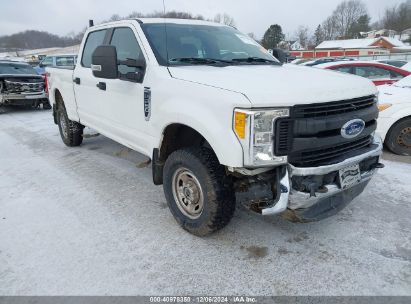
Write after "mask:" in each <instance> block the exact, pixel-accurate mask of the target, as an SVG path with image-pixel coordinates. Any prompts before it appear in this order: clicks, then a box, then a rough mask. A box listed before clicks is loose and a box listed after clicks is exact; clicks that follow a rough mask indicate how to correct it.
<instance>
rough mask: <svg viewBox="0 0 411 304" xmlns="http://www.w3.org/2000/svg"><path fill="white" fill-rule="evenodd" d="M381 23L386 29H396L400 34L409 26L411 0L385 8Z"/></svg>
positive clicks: (410, 20) (410, 25)
mask: <svg viewBox="0 0 411 304" xmlns="http://www.w3.org/2000/svg"><path fill="white" fill-rule="evenodd" d="M382 24H383V26H384V27H385V28H386V29H387V30H394V31H397V32H398V33H399V34H400V35H402V33H403V32H404V31H405V30H407V29H409V28H411V0H407V1H406V2H403V3H401V4H400V5H398V6H397V5H394V6H392V7H389V8H387V9H386V10H385V12H384V15H383V18H382Z"/></svg>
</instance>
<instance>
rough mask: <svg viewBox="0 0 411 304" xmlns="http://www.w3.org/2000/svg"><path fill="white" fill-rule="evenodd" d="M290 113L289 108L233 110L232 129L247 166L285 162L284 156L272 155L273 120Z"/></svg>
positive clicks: (262, 165)
mask: <svg viewBox="0 0 411 304" xmlns="http://www.w3.org/2000/svg"><path fill="white" fill-rule="evenodd" d="M289 115H290V110H289V109H286V108H281V109H261V110H243V109H236V110H234V121H233V124H234V125H233V129H234V132H235V133H236V135H237V137H238V139H239V140H240V143H241V145H242V147H243V151H244V165H245V166H247V167H264V166H273V165H278V164H282V163H286V162H287V157H286V156H275V155H274V125H275V120H276V119H278V118H280V117H287V116H289Z"/></svg>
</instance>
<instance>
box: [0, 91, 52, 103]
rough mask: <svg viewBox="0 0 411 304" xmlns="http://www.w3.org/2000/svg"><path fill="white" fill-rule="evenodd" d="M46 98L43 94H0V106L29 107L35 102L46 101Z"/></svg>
mask: <svg viewBox="0 0 411 304" xmlns="http://www.w3.org/2000/svg"><path fill="white" fill-rule="evenodd" d="M47 100H48V96H47V94H46V93H45V92H41V93H27V94H5V93H2V94H0V105H1V104H4V105H30V104H33V103H35V102H36V101H47Z"/></svg>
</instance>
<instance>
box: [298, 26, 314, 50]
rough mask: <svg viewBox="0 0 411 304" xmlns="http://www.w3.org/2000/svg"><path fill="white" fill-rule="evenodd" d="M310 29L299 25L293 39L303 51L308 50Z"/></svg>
mask: <svg viewBox="0 0 411 304" xmlns="http://www.w3.org/2000/svg"><path fill="white" fill-rule="evenodd" d="M309 31H310V29H309V28H308V27H306V26H304V25H300V26H299V27H298V29H297V31H296V33H295V37H296V38H297V40H298V42H300V44H301V46H302V47H303V48H304V49H307V48H308V44H309Z"/></svg>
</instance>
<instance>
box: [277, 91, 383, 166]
mask: <svg viewBox="0 0 411 304" xmlns="http://www.w3.org/2000/svg"><path fill="white" fill-rule="evenodd" d="M290 113H291V114H290V117H288V118H280V119H277V120H276V122H275V141H274V151H275V154H276V155H277V156H288V159H289V162H290V163H291V164H292V165H294V166H297V167H315V166H320V165H321V166H323V165H329V164H334V163H337V162H340V161H342V160H344V159H345V158H348V157H352V156H354V155H355V154H356V153H357V154H358V153H362V151H363V149H366V148H367V147H369V148H370V147H371V145H372V141H373V140H372V136H371V134H372V133H373V132H374V131H375V129H376V126H377V123H376V120H377V117H378V108H377V103H376V98H375V96H366V97H362V98H355V99H350V100H343V101H337V102H329V103H321V104H309V105H297V106H294V107H293V108H291V111H290ZM357 118H358V119H362V120H364V122H365V129H364V131H363V132H362V133H361V135H360V136H361V137H357V138H353V139H347V138H344V137H342V135H341V128H342V127H343V126H344V124H346V123H347V122H348V121H350V120H353V119H357ZM353 154H354V155H353Z"/></svg>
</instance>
